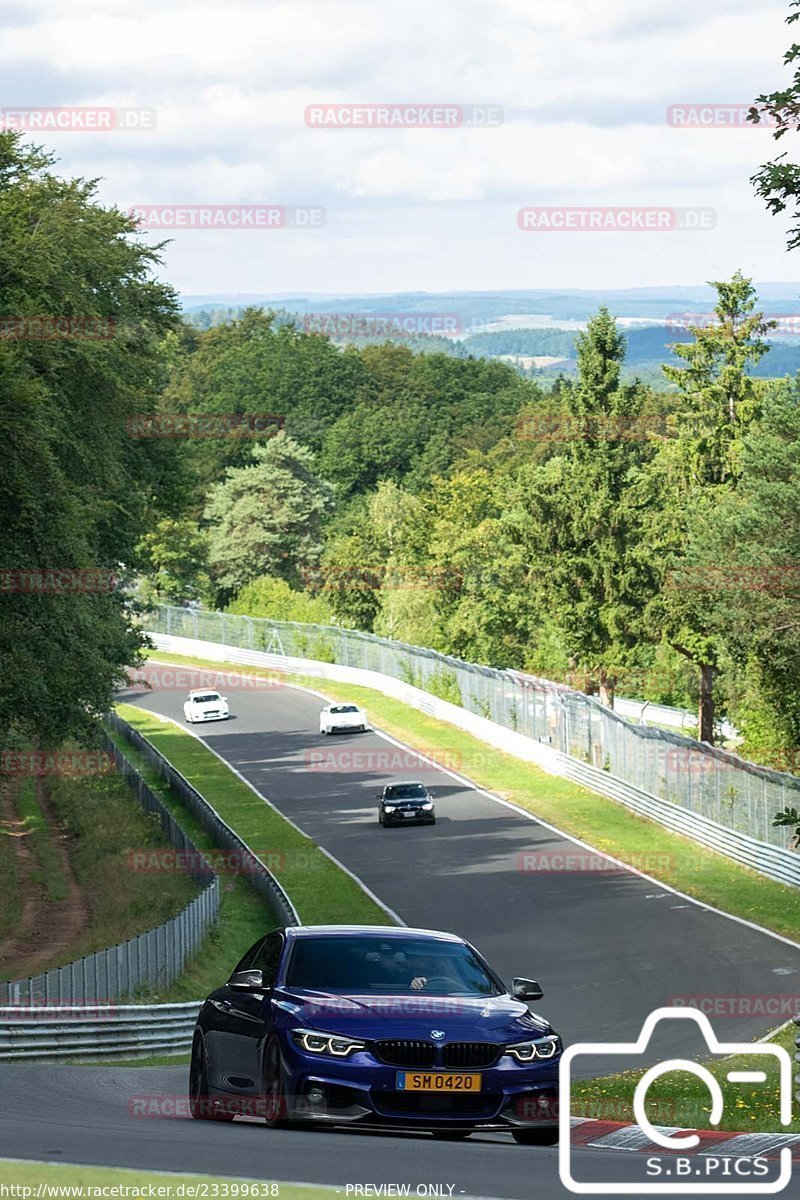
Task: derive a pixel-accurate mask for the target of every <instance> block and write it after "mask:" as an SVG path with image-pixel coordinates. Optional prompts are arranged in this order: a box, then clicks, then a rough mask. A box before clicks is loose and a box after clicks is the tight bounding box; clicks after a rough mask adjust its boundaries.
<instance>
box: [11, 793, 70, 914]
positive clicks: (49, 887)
mask: <svg viewBox="0 0 800 1200" xmlns="http://www.w3.org/2000/svg"><path fill="white" fill-rule="evenodd" d="M15 808H16V810H17V816H18V817H19V819H20V821H22V822H23V823H24V826H25V841H26V845H27V847H28V849H29V850H30V852H31V854H32V856H33V858H34V859H35V860H36V865H35V866H31V869H30V871H29V873H28V875H29V878H30V879H31V880H32V881H33V882H34V883H35V884H37V885H38V886H39V887H41V888H43V889H44V893H45V895H46V896H47V899H48V900H50V901H54V902H55V903H58V901H59V900H66V898H67V892H68V887H67V879H66V876H65V874H64V868H63V865H62V860H61V856H60V855H59V853H58V851H57V850H56V848H55V846H54V845H53V839H52V837H51V833H50V828H49V826H48V824H47V821H46V820H45V817H44V813H43V812H42V809H41V806H40V804H39V799H38V796H37V780H36V779H32V778H31V777H30V776H28V777H26V778H24V779H22V780H21V783H20V788H19V791H18V793H17V797H16V803H15Z"/></svg>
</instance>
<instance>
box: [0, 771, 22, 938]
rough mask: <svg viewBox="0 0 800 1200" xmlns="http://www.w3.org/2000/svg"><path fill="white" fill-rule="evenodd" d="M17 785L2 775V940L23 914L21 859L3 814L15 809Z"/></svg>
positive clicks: (0, 812)
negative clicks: (20, 875) (20, 880)
mask: <svg viewBox="0 0 800 1200" xmlns="http://www.w3.org/2000/svg"><path fill="white" fill-rule="evenodd" d="M16 787H17V781H16V780H14V779H12V778H11V777H10V776H6V777H0V941H2V940H3V939H4V938H5V937H7V936H9V935H10V934H12V933H13V932H14V930H15V929H16V928H17V926H18V924H19V919H20V917H21V916H22V900H21V897H20V890H19V860H18V859H17V852H16V850H15V849H14V837H13V834H12V831H11V829H10V828H7V827H6V826H5V824H4V822H3V814H4V813H6V812H11V811H13V798H14V789H15V788H16ZM9 803H10V805H11V807H10V809H9V807H8V805H9Z"/></svg>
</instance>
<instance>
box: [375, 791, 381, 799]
mask: <svg viewBox="0 0 800 1200" xmlns="http://www.w3.org/2000/svg"><path fill="white" fill-rule="evenodd" d="M375 799H376V800H382V799H383V792H378V794H377V796H376V797H375Z"/></svg>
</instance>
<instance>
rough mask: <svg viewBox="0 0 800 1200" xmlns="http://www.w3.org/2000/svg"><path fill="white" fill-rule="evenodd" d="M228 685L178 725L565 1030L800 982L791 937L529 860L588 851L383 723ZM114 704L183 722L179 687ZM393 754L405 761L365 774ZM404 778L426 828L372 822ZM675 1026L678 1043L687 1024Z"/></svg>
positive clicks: (392, 899) (581, 1035) (760, 1021)
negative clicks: (394, 736) (430, 792)
mask: <svg viewBox="0 0 800 1200" xmlns="http://www.w3.org/2000/svg"><path fill="white" fill-rule="evenodd" d="M204 674H205V672H204ZM167 678H168V677H167ZM227 694H228V698H229V701H230V707H231V714H232V719H231V720H229V721H220V722H209V723H207V724H202V725H193V726H191V725H190V726H185V728H187V729H190V730H193V731H194V732H195V733H197V734H198V735H199V736H200V737H202V738H203V740H204V741H205V742H206V743H207V745H209V746H210V747H211V748H212V749H214V750H216V752H217V753H218V754H219V755H221V756H222V757H223V758H224V759H225V760H226V761H227V762H229V763H230V764H231V766H233V767H235V768H236V769H237V770H238V771H239V772H240V773H241V774H242V775H243V776H244V777H245V779H247V780H248V782H250V783H251V784H253V786H254V787H255V788H256V789H257V790H258V791H259V792H261V793H262V794H263V795H265V796H267V797H268V798H269V800H270V801H271V802H272V803H273V804H274V805H275V806H276V807H277V808H278V809H280V811H281V812H283V813H285V815H286V816H287V817H290V818H291V819H292V820H293V821H294V822H295V824H297V825H299V826H300V828H301V829H302V830H303V831H304V832H305V833H307V834H308V835H309V836H310V837H312V838H313V839H314V841H315V842H317V844H318V845H320V846H324V847H325V849H326V850H328V851H329V852H330V853H331V854H333V855H334V856H335V857H336V858H337V859H338V860H339V861H340V862H341V863H343V864H344V865H345V866H346V867H348V868H349V870H351V871H353V872H354V873H355V874H356V875H358V877H359V878H360V879H361V880H363V882H364V883H365V884H366V885H367V886H368V887H369V888H370V889H371V890H372V891H373V892H374V893H375V894H376V895H377V896H378V897H380V899H381V900H382V901H383V902H384V903H385V904H387V905H388V906H389V908H390V909H392V910H393V911H394V912H396V913H397V914H399V916H400V917H401V918H402V919H403V921H405V923H406V924H407V925H412V926H419V927H422V928H433V929H447V930H452V931H454V932H456V933H459V934H461V935H462V936H464V937H466V938H468V939H469V940H470V941H471V942H474V943H475V944H476V945H477V946H478V947H479V948H480V949H481V950H482V951H483V953H484V954H485V955H486V956H487V958H488V959H489V960H490V961H491V963H492V965H493V966H495V967H496V968H497V969H498V970H499V972H500V974H501V975H502V976H503V977H504V978H509V979H510V978H511V976H512V975H526V976H530V977H531V978H534V979H538V980H539V982H540V983H541V984H542V987H543V989H544V994H545V998H544V1000H543V1001H541V1002H540V1003H539V1005H538V1008H539V1009H540V1010H541V1011H542V1013H543V1014H544V1015H545V1016H547V1017H548V1019H550V1020H551V1021H552V1023H553V1025H554V1026H555V1027H556V1028H557V1029H558V1030H559V1032H560V1033H562V1035H563V1036H564V1038H565V1039H566V1040H567V1041H569V1042H575V1041H620V1040H627V1039H630V1040H633V1039H634V1038H635V1037H636V1036H637V1035H638V1033H639V1032H640V1030H641V1026H642V1022H643V1020H644V1018H645V1017H646V1016H647V1015H648V1014H649V1013H650V1012H652V1011H653V1010H654V1009H656V1008H660V1007H663V1006H664V1005H667V1004H669V1003H670V1002H671V1001H672V1000H673V999H674V998H675V997H684V998H685V997H696V998H701V997H711V998H721V999H722V1000H725V1001H727V999H728V998H736V997H740V996H744V997H758V996H763V995H765V994H768V995H770V996H781V995H783V996H787V997H796V996H797V995H798V993H799V992H800V948H798V947H795V946H792V945H790V944H787V943H786V942H784V941H781V940H779V939H777V938H774V937H770V936H769V935H767V934H765V933H762V932H760V931H758V930H755V929H751V928H749V927H748V926H747V925H744V924H741V923H739V922H736V921H731V920H730V919H728V918H726V917H724V916H722V915H720V914H717V913H714V912H712V911H710V910H708V909H705V908H703V907H701V906H699V905H696V904H692V903H690V902H689V901H688V900H687V899H685V898H684V897H681V896H677V895H675V894H674V893H673V892H669V891H667V890H665V889H664V888H662V887H659V886H658V885H657V884H654V883H653V882H652V881H650V880H647V879H643V878H641V877H640V876H639V875H636V874H634V873H633V872H631V871H626V870H624V869H622V868H615V869H613V870H612V869H609V870H608V871H597V870H588V871H587V870H571V871H555V872H553V871H550V872H536V871H526V870H524V869H522V867H523V866H524V864H525V860H524V855H525V853H526V852H527V853H530V852H542V853H543V854H546V855H548V856H549V858H550V860H551V861H555V862H556V863H559V861H560V859H562V858H563V857H564V856H571V858H572V860H573V863H574V861H575V858H576V855H580V856H585V852H583V851H582V850H581V849H580V847H579V846H577V845H576V844H575V843H574V842H572V841H570V840H569V839H567V838H565V837H563V836H561V835H559V834H557V833H554V832H553V831H552V830H550V829H548V828H547V827H546V826H543V825H540V824H539V823H538V822H536V821H533V820H531V819H529V817H528V816H527V815H525V814H523V813H521V812H519V810H517V809H512V808H510V807H508V806H506V805H503V804H499V803H498V802H497V801H495V800H492V799H491V798H490V797H488V796H487V795H485V794H484V793H481V792H477V791H475V790H474V789H472V788H470V787H469V786H467V785H466V784H465V783H461V782H459V781H457V780H456V779H453V778H452V777H451V776H450V775H448V774H446V773H445V772H443V771H442V770H440V769H439V768H437V767H435V766H432V765H429V764H428V763H426V762H425V761H424V760H420V759H419V758H418V757H417V756H416V755H414V753H413V751H407V750H406V751H403V750H402V749H400V748H399V747H398V746H397V744H396V743H394V742H389V741H387V740H385V739H384V738H383V737H381V736H380V735H378V734H376V733H373V732H368V733H365V734H357V733H356V734H348V733H344V734H334V735H331V736H330V737H324V736H320V734H319V732H318V730H319V725H318V720H319V710H320V709H321V708H322V706H323V705H322V701H320V700H319V698H318V697H317V696H315V695H313V694H311V693H309V692H305V691H302V690H300V689H297V688H292V687H280V688H278V689H269V690H265V691H253V690H247V689H243V690H240V691H236V690H233V689H231V688H228V690H227ZM121 699H125V700H127V701H128V702H133V703H136V704H138V705H140V706H141V707H142V708H147V709H150V710H152V711H154V712H160V713H162V714H164V715H166V716H169V717H173V718H175V719H176V720H181V721H182V720H183V712H182V705H183V700H184V699H185V694H184V693H183V692H177V691H167V690H158V691H154V692H151V693H149V694H148V693H143V692H141V691H140V692H138V693H130V694H126V695H123V696H122V697H121ZM320 753H321V754H324V755H325V756H326V762H325V763H323V764H322V765H327V763H328V762H333V763H334V765H335V766H336V767H337V769H336V770H321V769H318V765H317V764H311V766H310V765H309V764H310V756H311V755H312V754H317V755H319V754H320ZM387 753H388V754H391V755H393V756H394V757H395V758H396V759H399V760H400V761H401V764H402V766H403V768H404V770H403V771H401V772H398V771H397V770H395V771H394V772H391V771H390V772H388V773H387V772H386V771H385V770H383V771H381V770H378V769H370V768H371V766H372V764H373V763H374V764H376V766H377V765H378V764H379V762H380V760H379V757H378V756H379V755H383V756H384V757H385V756H386V755H387ZM486 753H487V754H488V753H491V751H490V750H489V748H488V747H487V750H486ZM398 774H399V775H400V777H401V778H403V777H405V778H406V779H421V780H422V781H423V782H424V783H426V784H428V785H429V786H431V787H432V788H433V789H434V791H435V792H436V796H437V801H436V806H437V823H436V825H435V826H424V825H423V826H414V827H413V828H408V829H404V828H392V829H386V830H384V829H382V828H381V827H380V826H379V825H378V823H377V804H376V800H375V795H376V793H377V792H378V790H379V789H380V788H381V787H382V786H383V784H384V783H385V782H387V780H389V779H392V778H396V777H397V775H398ZM252 849H253V850H255V851H256V852H258V851H262V852H263V853H264V854H269V853H270V852H271V851H272V850H274V848H272V847H269V846H262V847H259V846H253V847H252ZM581 861H583V860H582V859H581ZM609 867H611V864H609ZM301 916H302V914H301ZM784 1019H785V1018H784ZM778 1023H779V1022H778V1021H773V1022H772V1025H773V1026H774V1025H775V1024H778ZM715 1025H716V1026H717V1029H718V1033H719V1034H721V1035H724V1036H725V1037H726V1038H728V1039H729V1040H738V1041H748V1040H751V1039H753V1038H757V1037H760V1036H762V1035H763V1034H764V1033H766V1032H768V1031H769V1028H770V1022H769V1020H766V1021H765V1019H764V1018H763V1017H755V1018H753V1017H748V1016H736V1017H734V1018H727V1019H725V1018H715ZM676 1036H677V1037H678V1043H677V1044H678V1045H680V1037H681V1031H679V1033H678V1034H677V1035H676ZM675 1044H676V1043H675V1042H674V1041H673V1046H675ZM692 1048H693V1039H692V1046H687V1049H692Z"/></svg>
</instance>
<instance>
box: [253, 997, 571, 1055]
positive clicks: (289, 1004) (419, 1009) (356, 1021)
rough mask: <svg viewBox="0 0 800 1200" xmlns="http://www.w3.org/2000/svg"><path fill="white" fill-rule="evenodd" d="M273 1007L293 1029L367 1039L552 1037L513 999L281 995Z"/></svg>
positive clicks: (541, 1020) (542, 1021)
mask: <svg viewBox="0 0 800 1200" xmlns="http://www.w3.org/2000/svg"><path fill="white" fill-rule="evenodd" d="M274 1001H275V1003H277V1004H278V1006H279V1008H281V1009H282V1010H283V1011H284V1012H287V1013H289V1014H291V1016H292V1018H293V1023H294V1022H296V1023H297V1024H298V1025H305V1026H306V1027H307V1028H311V1029H320V1030H323V1031H325V1032H327V1033H341V1034H349V1035H350V1036H351V1037H364V1038H398V1037H399V1038H424V1039H425V1040H428V1039H429V1038H430V1036H431V1030H433V1029H437V1030H442V1031H443V1032H444V1034H445V1037H444V1038H443V1039H441V1040H442V1041H448V1042H450V1041H487V1042H513V1041H522V1040H523V1039H525V1038H530V1037H538V1036H540V1035H542V1034H545V1033H549V1032H550V1025H549V1023H548V1022H547V1021H546V1020H545V1019H544V1017H540V1016H538V1015H537V1014H536V1013H531V1012H529V1010H528V1006H527V1005H526V1004H523V1003H522V1002H521V1001H520V1000H514V999H513V998H512V997H511V996H508V995H505V996H486V997H477V998H473V997H470V998H467V997H462V996H425V995H424V994H419V995H407V996H397V995H385V996H383V995H381V996H378V995H373V994H370V995H364V994H356V993H352V994H348V995H342V994H341V993H332V992H318V991H309V990H306V989H278V990H277V991H276V992H275V994H274Z"/></svg>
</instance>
